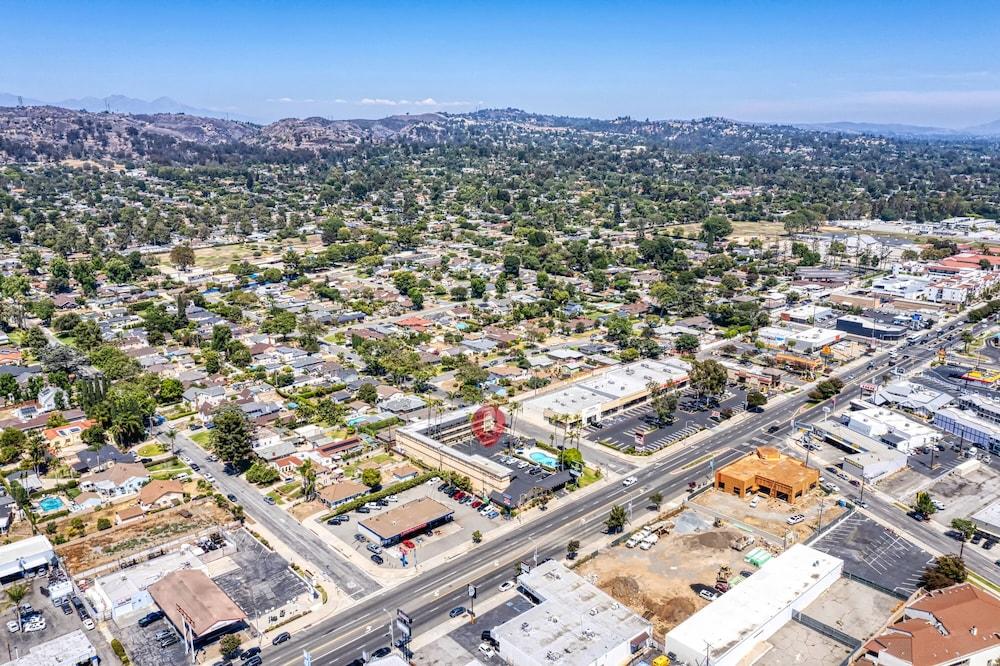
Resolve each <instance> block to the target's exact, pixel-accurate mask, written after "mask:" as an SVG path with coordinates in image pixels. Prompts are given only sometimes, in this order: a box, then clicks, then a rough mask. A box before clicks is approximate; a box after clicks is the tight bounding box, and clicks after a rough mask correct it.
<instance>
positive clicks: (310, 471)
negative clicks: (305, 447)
mask: <svg viewBox="0 0 1000 666" xmlns="http://www.w3.org/2000/svg"><path fill="white" fill-rule="evenodd" d="M298 472H299V478H301V479H302V496H303V497H305V498H306V500H311V499H312V498H313V496H314V495H315V494H316V467H315V466H314V465H313V461H312V460H309V459H306V461H305V462H304V463H302V464H301V465H299V468H298Z"/></svg>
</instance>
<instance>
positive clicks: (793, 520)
mask: <svg viewBox="0 0 1000 666" xmlns="http://www.w3.org/2000/svg"><path fill="white" fill-rule="evenodd" d="M805 519H806V517H805V516H803V515H802V514H801V513H797V514H795V515H794V516H789V517H788V520H786V521H785V522H786V523H788V524H789V525H798V524H799V523H801V522H802V521H803V520H805Z"/></svg>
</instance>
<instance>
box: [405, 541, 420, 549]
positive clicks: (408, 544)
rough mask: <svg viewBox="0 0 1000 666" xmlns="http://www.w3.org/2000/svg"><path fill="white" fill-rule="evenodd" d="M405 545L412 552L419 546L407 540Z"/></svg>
mask: <svg viewBox="0 0 1000 666" xmlns="http://www.w3.org/2000/svg"><path fill="white" fill-rule="evenodd" d="M403 545H404V546H406V547H407V548H409V549H410V550H413V549H414V548H416V547H417V544H415V543H413V542H412V541H410V540H409V539H407V540H406V541H404V542H403Z"/></svg>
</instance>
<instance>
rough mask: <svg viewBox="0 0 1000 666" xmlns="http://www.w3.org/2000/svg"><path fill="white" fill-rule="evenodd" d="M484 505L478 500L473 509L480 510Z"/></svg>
mask: <svg viewBox="0 0 1000 666" xmlns="http://www.w3.org/2000/svg"><path fill="white" fill-rule="evenodd" d="M482 505H483V503H482V502H480V501H479V500H476V501H475V502H473V503H472V508H473V509H478V508H479V507H481V506H482Z"/></svg>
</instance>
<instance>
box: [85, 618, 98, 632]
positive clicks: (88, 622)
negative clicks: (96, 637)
mask: <svg viewBox="0 0 1000 666" xmlns="http://www.w3.org/2000/svg"><path fill="white" fill-rule="evenodd" d="M95 626H97V625H95V624H94V621H93V620H92V619H90V618H89V617H88V618H87V619H85V620H84V621H83V628H84V629H86V630H88V631H90V630H91V629H93V628H94V627H95Z"/></svg>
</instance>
